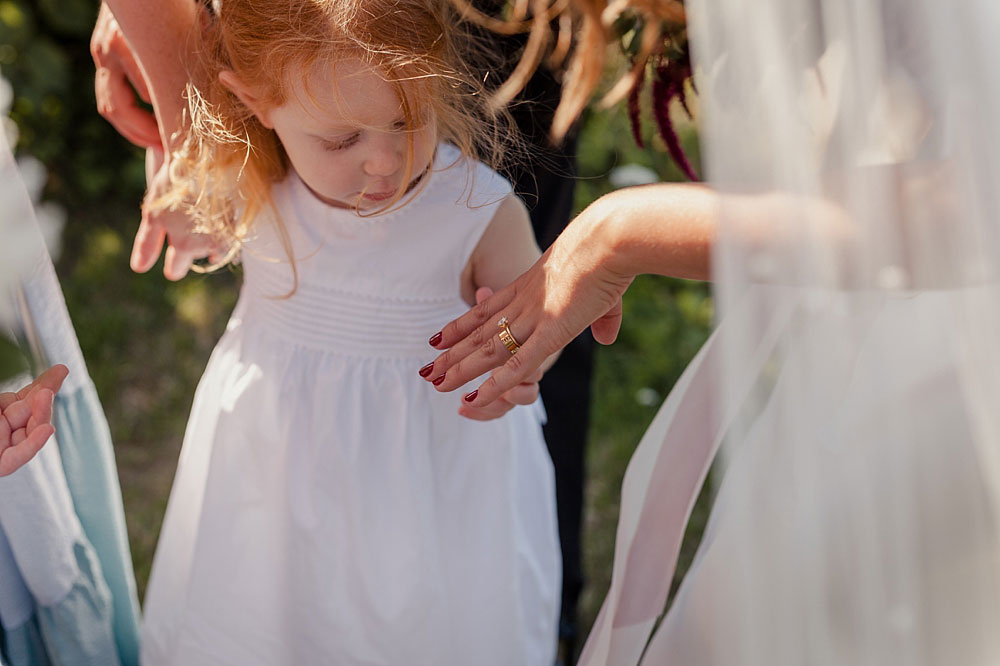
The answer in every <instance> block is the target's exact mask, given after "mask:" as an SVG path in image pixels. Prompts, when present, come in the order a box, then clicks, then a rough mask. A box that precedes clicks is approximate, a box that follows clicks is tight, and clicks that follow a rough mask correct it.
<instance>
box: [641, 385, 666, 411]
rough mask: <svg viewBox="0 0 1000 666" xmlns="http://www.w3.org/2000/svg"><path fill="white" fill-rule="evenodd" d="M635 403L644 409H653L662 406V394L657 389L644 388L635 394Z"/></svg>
mask: <svg viewBox="0 0 1000 666" xmlns="http://www.w3.org/2000/svg"><path fill="white" fill-rule="evenodd" d="M635 401H636V402H638V403H639V404H640V405H642V406H643V407H653V406H655V405H658V404H660V394H659V392H658V391H657V390H656V389H655V388H652V387H650V386H643V387H642V388H641V389H639V390H638V391H636V392H635Z"/></svg>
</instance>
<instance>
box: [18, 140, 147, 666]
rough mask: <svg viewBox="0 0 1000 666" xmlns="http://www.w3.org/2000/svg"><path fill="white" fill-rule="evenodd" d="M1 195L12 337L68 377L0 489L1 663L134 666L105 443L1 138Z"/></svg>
mask: <svg viewBox="0 0 1000 666" xmlns="http://www.w3.org/2000/svg"><path fill="white" fill-rule="evenodd" d="M0 184H5V185H6V187H2V188H0V214H2V215H3V216H4V217H5V218H6V219H7V220H8V222H13V225H14V227H15V228H17V229H18V230H19V231H27V232H28V233H27V238H28V239H29V240H28V241H25V242H24V243H19V245H21V244H23V245H24V247H23V248H22V247H19V248H18V249H19V252H20V254H21V255H22V256H24V257H27V259H28V260H27V264H26V265H28V266H30V269H28V270H27V271H26V272H25V273H23V274H22V275H21V276H20V287H21V292H20V294H21V299H20V303H19V306H20V307H19V309H20V314H21V318H22V322H21V328H22V329H23V332H24V333H25V334H26V337H27V338H28V339H29V341H30V342H32V347H33V352H34V353H35V355H36V356H37V357H39V360H41V361H42V362H43V363H45V364H51V363H63V364H65V365H66V366H67V367H68V368H69V370H70V375H69V377H68V378H67V380H66V382H65V383H64V384H63V388H62V390H61V391H60V392H59V394H58V395H57V398H56V401H55V405H54V415H53V418H54V423H55V426H56V433H57V434H56V436H55V439H54V440H51V441H49V442H48V443H47V444H46V446H45V447H43V449H42V450H41V451H40V452H39V454H38V455H37V456H36V457H35V459H34V460H32V461H31V462H29V463H28V464H27V465H25V466H24V467H23V468H22V469H20V470H18V471H17V472H15V473H14V474H12V475H10V476H8V477H4V478H3V479H0V529H2V531H3V533H4V535H3V536H4V538H3V539H0V541H3V542H4V544H5V545H6V553H7V554H8V555H9V557H7V559H6V560H4V555H5V554H4V553H3V552H0V560H3V561H0V565H2V566H0V570H2V571H3V573H4V575H3V577H2V578H0V623H2V625H3V640H2V647H3V652H4V658H6V660H7V662H8V664H9V666H45V665H46V664H54V665H55V666H62V665H66V666H70V665H73V666H75V665H77V664H80V665H89V664H95V665H100V666H105V665H106V666H116V665H118V664H122V665H123V666H137V664H138V662H139V650H138V645H139V604H138V597H137V594H136V588H135V578H134V575H133V570H132V560H131V555H130V553H129V548H128V539H127V535H126V531H125V515H124V508H123V505H122V498H121V490H120V487H119V485H118V475H117V470H116V468H115V463H114V453H113V450H112V448H111V437H110V432H109V430H108V426H107V422H106V420H105V418H104V414H103V411H102V410H101V406H100V404H99V402H98V400H97V393H96V391H95V389H94V385H93V382H92V381H91V379H90V376H89V374H88V373H87V368H86V365H85V364H84V361H83V355H82V353H81V352H80V347H79V343H78V342H77V339H76V334H75V332H74V330H73V326H72V323H71V322H70V319H69V313H68V312H67V310H66V303H65V300H64V298H63V295H62V290H61V289H60V287H59V282H58V279H57V278H56V274H55V270H54V268H53V266H52V262H51V260H50V259H49V256H48V252H47V251H46V249H45V246H44V243H43V241H42V239H41V234H40V233H39V232H38V228H37V224H36V222H35V217H34V211H33V209H32V206H31V201H30V200H29V199H28V196H27V193H26V192H25V191H24V188H23V186H22V185H21V181H20V178H19V174H18V172H17V170H16V168H15V166H14V162H13V158H12V157H11V154H10V151H9V148H8V146H7V144H6V140H5V138H4V137H3V133H2V132H0ZM21 250H23V252H21ZM4 291H5V290H3V289H0V298H3V297H5V293H4Z"/></svg>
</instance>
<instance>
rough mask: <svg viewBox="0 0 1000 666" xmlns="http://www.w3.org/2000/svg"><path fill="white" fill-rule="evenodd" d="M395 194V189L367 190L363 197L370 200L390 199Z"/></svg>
mask: <svg viewBox="0 0 1000 666" xmlns="http://www.w3.org/2000/svg"><path fill="white" fill-rule="evenodd" d="M395 194H396V192H395V191H392V192H367V193H366V194H365V195H364V198H365V199H368V200H370V201H386V200H388V199H391V198H392V197H393V195H395Z"/></svg>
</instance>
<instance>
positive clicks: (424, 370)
mask: <svg viewBox="0 0 1000 666" xmlns="http://www.w3.org/2000/svg"><path fill="white" fill-rule="evenodd" d="M433 369H434V361H431V362H430V363H428V364H427V365H425V366H424V367H422V368H420V370H418V371H417V372H419V373H420V376H421V377H426V376H427V375H429V374H431V370H433Z"/></svg>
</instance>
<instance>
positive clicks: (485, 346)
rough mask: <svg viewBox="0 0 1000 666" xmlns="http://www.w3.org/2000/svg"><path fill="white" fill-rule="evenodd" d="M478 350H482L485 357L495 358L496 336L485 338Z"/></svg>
mask: <svg viewBox="0 0 1000 666" xmlns="http://www.w3.org/2000/svg"><path fill="white" fill-rule="evenodd" d="M480 349H482V351H483V353H484V354H486V356H487V357H493V356H495V355H496V352H497V339H496V336H493V335H491V336H490V337H488V338H486V340H484V341H483V343H482V346H481V347H480Z"/></svg>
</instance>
